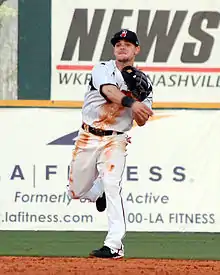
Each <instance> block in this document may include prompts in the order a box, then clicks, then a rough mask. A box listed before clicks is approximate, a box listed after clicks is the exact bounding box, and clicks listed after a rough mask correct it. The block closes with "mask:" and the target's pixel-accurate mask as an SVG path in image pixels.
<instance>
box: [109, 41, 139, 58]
mask: <svg viewBox="0 0 220 275" xmlns="http://www.w3.org/2000/svg"><path fill="white" fill-rule="evenodd" d="M139 51H140V47H139V46H138V47H136V46H135V45H134V44H132V43H131V42H128V41H126V40H119V41H118V42H117V43H116V44H115V47H114V55H115V57H116V60H118V61H119V62H123V63H127V62H132V61H134V59H135V56H136V55H137V54H138V53H139Z"/></svg>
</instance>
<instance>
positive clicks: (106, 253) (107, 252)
mask: <svg viewBox="0 0 220 275" xmlns="http://www.w3.org/2000/svg"><path fill="white" fill-rule="evenodd" d="M120 251H121V252H122V250H120ZM89 256H90V257H96V258H111V259H120V258H123V256H124V255H123V254H120V253H117V252H112V251H111V249H110V248H109V247H108V246H105V245H104V246H103V247H101V248H100V249H96V250H93V251H92V252H91V253H90V254H89Z"/></svg>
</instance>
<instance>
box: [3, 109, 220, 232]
mask: <svg viewBox="0 0 220 275" xmlns="http://www.w3.org/2000/svg"><path fill="white" fill-rule="evenodd" d="M219 119H220V111H170V112H165V111H161V112H159V111H158V112H156V113H155V115H154V117H153V118H152V119H151V120H150V121H149V122H148V124H147V125H146V126H144V127H137V126H136V127H133V128H132V130H131V131H130V132H129V133H128V134H129V136H131V144H129V145H128V156H127V162H126V167H125V172H124V176H123V184H124V201H125V209H126V220H127V229H128V231H181V232H182V231H188V232H191V231H193V232H197V231H199V232H220V211H219V209H220V200H219V191H220V185H219V182H220V173H219V163H220V149H219V148H220V140H219V135H220V124H219ZM9 121H10V123H9ZM0 123H1V127H2V129H4V130H3V131H2V132H1V136H0V152H1V154H0V161H1V166H0V187H1V192H0V229H1V230H86V231H87V230H94V231H99V230H103V231H105V230H107V214H106V212H102V213H100V212H97V210H96V207H95V204H94V203H91V202H89V201H87V200H85V199H81V200H70V198H69V197H68V196H67V192H66V185H67V184H68V172H69V164H70V161H71V157H72V150H73V148H74V143H75V139H76V136H77V133H78V129H79V128H80V125H81V113H80V110H76V109H75V110H74V109H68V110H67V109H66V110H64V109H63V110H61V109H34V108H33V109H8V108H7V109H2V111H1V115H0Z"/></svg>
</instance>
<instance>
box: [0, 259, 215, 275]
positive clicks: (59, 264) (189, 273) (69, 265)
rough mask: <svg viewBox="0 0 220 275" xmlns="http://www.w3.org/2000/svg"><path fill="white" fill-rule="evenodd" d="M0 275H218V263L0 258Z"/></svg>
mask: <svg viewBox="0 0 220 275" xmlns="http://www.w3.org/2000/svg"><path fill="white" fill-rule="evenodd" d="M0 274H23V275H42V274H49V275H54V274H57V275H58V274H59V275H66V274H71V275H72V274H76V275H78V274H80V275H81V274H83V275H87V274H89V275H90V274H91V275H104V274H107V275H110V274H112V275H113V274H114V275H120V274H126V275H130V274H135V275H139V274H141V275H143V274H146V275H171V274H172V275H183V274H184V275H209V274H211V275H212V274H213V275H219V274H220V261H193V260H189V261H187V260H157V259H153V260H151V259H120V260H109V259H108V260H107V259H103V260H102V259H96V258H65V257H63V258H50V257H0Z"/></svg>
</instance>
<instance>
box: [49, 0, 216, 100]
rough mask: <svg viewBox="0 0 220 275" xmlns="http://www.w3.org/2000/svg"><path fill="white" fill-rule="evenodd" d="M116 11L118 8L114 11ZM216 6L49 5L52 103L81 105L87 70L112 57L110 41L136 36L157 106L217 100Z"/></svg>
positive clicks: (141, 1)
mask: <svg viewBox="0 0 220 275" xmlns="http://www.w3.org/2000/svg"><path fill="white" fill-rule="evenodd" d="M116 7H118V8H116ZM219 10H220V2H219V1H217V0H210V1H208V3H207V2H205V1H199V0H195V1H193V2H192V1H190V0H186V1H182V2H181V3H179V2H178V1H174V0H169V1H166V2H164V1H162V0H155V1H151V2H149V3H148V4H147V6H146V1H144V0H138V1H135V2H128V1H124V0H122V1H120V6H118V1H116V0H113V1H110V2H108V3H106V2H105V3H104V2H103V3H102V2H101V1H99V0H96V1H92V2H91V3H89V5H88V1H86V0H82V1H79V2H78V3H75V2H74V3H73V1H71V0H66V1H65V3H63V2H62V1H59V0H53V1H52V64H51V67H52V70H51V72H52V77H51V99H52V100H75V101H82V100H83V98H84V94H85V91H86V85H88V83H89V81H90V78H91V69H92V68H93V66H94V65H95V64H96V63H98V62H100V61H107V60H109V59H111V58H114V57H113V54H112V45H111V44H110V39H111V37H112V36H113V34H114V33H115V32H117V31H119V30H120V29H123V28H127V29H130V30H132V31H135V32H137V35H138V37H139V40H140V45H141V52H140V54H139V55H138V56H137V58H136V62H135V65H136V66H138V67H139V68H140V69H142V70H143V71H145V72H146V73H147V74H148V75H149V77H150V79H151V81H152V83H153V85H154V90H155V96H154V101H155V102H165V103H167V102H182V103H183V104H184V102H194V103H201V104H202V103H204V102H220V92H219V91H220V89H219V88H220V74H219V73H220V67H219V61H220V60H219V50H218V49H219V47H220V36H219V31H220V13H219Z"/></svg>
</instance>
